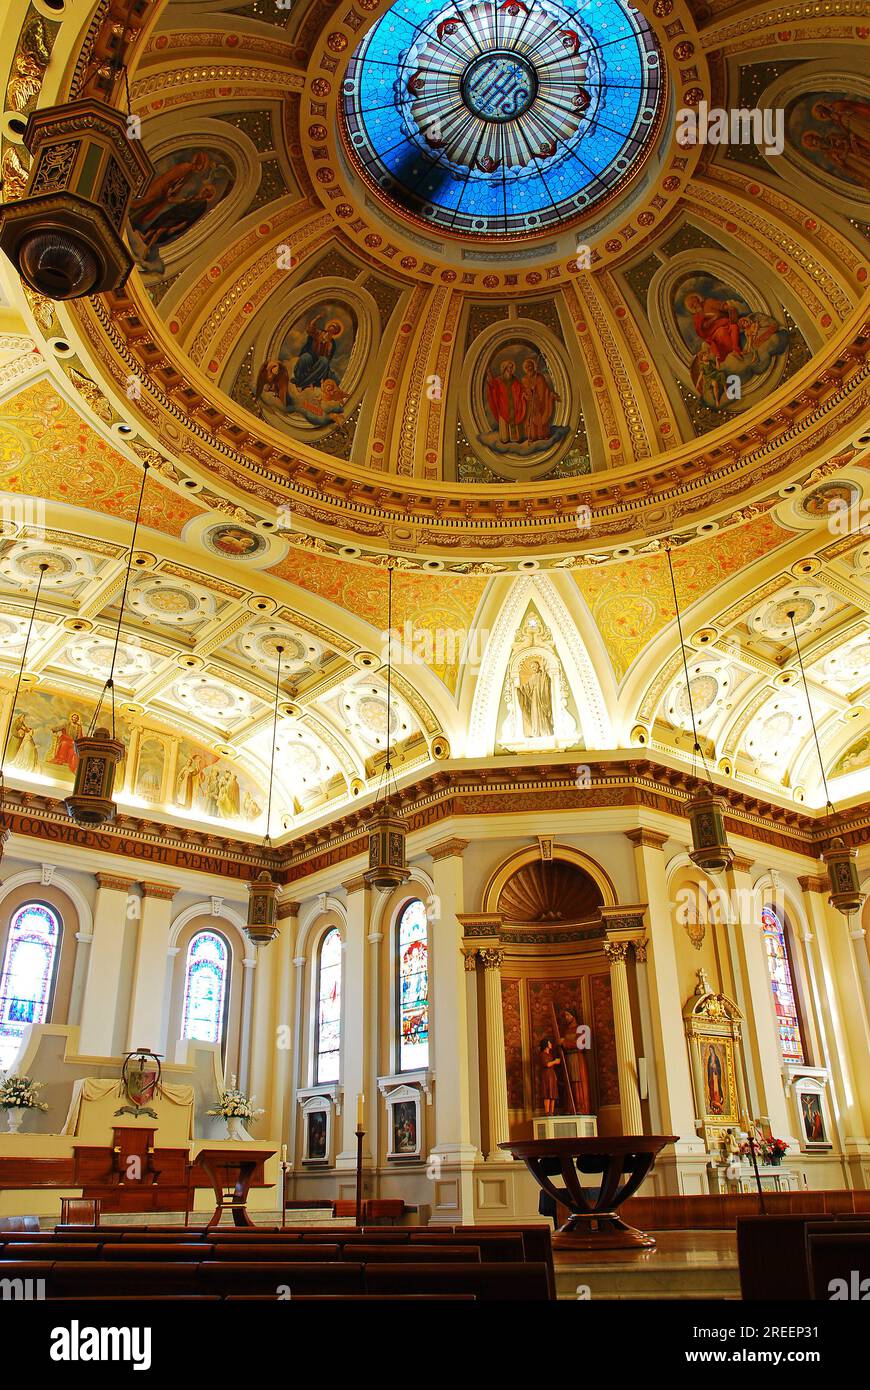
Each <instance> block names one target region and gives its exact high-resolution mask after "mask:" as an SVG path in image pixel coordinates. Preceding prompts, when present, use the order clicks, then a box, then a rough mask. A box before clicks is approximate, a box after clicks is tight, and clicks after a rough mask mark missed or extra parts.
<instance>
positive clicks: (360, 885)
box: [341, 874, 369, 893]
mask: <svg viewBox="0 0 870 1390" xmlns="http://www.w3.org/2000/svg"><path fill="white" fill-rule="evenodd" d="M341 886H342V888H343V889H344V891H345V893H361V892H362V890H363V889H364V888H368V886H369V885H368V884H367V883H366V881H365V879H364V878H363V876H362V874H358V875H357V877H356V878H349V879H348V880H347V882H346V883H343V884H342V885H341Z"/></svg>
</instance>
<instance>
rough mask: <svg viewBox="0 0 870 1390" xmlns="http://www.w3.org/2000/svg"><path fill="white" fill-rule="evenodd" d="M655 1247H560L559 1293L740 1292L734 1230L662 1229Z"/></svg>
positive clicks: (653, 1295)
mask: <svg viewBox="0 0 870 1390" xmlns="http://www.w3.org/2000/svg"><path fill="white" fill-rule="evenodd" d="M651 1234H653V1235H655V1238H656V1244H655V1247H654V1248H653V1249H651V1250H629V1251H626V1250H600V1251H597V1252H596V1253H595V1254H589V1253H588V1252H587V1251H585V1250H584V1251H572V1250H557V1251H554V1260H555V1265H556V1289H557V1293H558V1296H559V1298H565V1299H570V1298H611V1299H643V1300H646V1299H681V1298H716V1299H719V1298H727V1299H737V1298H739V1297H740V1279H739V1276H738V1272H737V1237H736V1235H735V1233H734V1231H659V1232H658V1233H656V1232H651Z"/></svg>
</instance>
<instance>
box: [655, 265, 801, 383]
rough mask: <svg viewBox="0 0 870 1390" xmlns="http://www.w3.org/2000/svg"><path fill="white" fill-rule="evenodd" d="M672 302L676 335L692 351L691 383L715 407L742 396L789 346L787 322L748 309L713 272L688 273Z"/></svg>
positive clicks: (731, 288)
mask: <svg viewBox="0 0 870 1390" xmlns="http://www.w3.org/2000/svg"><path fill="white" fill-rule="evenodd" d="M673 304H674V315H675V318H676V321H677V326H678V328H679V331H680V335H681V337H682V339H683V341H684V343H685V344H686V346H687V347H688V348H689V350H690V351H691V353H692V359H691V363H690V367H689V371H690V375H691V380H692V385H693V387H694V388H695V391H696V392H697V394H698V395H699V396H700V397H701V399H702V400H703V401H704V403H705V404H706V405H708V406H712V407H713V409H714V410H722V409H724V408H725V407H727V406H728V405H729V404H730V403H731V402H732V401H739V400H741V399H742V397H743V395H744V393H745V392H746V390H747V389H748V388H749V387H750V386H751V385H752V384H753V382H754V380H755V379H756V378H758V377H761V376H763V375H764V374H765V373H767V372H768V370H769V369H770V368H771V367H772V365H773V364H774V360H775V359H776V358H778V357H780V356H781V355H782V354H783V353H785V351H786V349H787V348H788V345H789V341H790V332H789V329H788V328H787V327H786V326H785V324H783V323H780V322H779V321H778V320H777V319H776V318H774V317H773V315H772V314H768V313H765V312H764V311H763V310H758V309H752V308H751V307H750V305H749V304H748V303H747V302H746V300H745V299H744V297H743V295H742V294H740V293H739V292H738V291H736V290H734V289H733V287H732V286H730V285H726V284H724V283H723V282H722V281H721V280H718V279H716V278H715V277H713V276H711V275H706V274H692V275H689V276H688V277H687V278H686V279H685V280H683V281H682V282H681V283H680V285H679V286H678V287H677V289H676V291H675V293H674V300H673Z"/></svg>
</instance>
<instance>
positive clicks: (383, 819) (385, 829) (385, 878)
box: [363, 562, 411, 888]
mask: <svg viewBox="0 0 870 1390" xmlns="http://www.w3.org/2000/svg"><path fill="white" fill-rule="evenodd" d="M387 574H388V580H387V632H388V633H391V632H392V630H393V566H392V562H391V563H390V566H389V569H388V571H387ZM392 692H393V645H392V642H388V644H387V761H386V763H385V764H384V771H383V774H382V776H381V782H380V786H379V787H378V794H377V797H376V799H375V804H374V807H373V809H372V818H371V820H370V821H369V825H368V832H369V867H368V868H367V869H366V870H365V871H364V873H363V878H364V879H365V881H366V883H369V884H371V885H372V887H373V888H398V886H399V884H400V883H404V882H405V879H406V878H410V876H411V870H410V869H409V868H408V866H407V863H406V861H405V834H406V828H405V820H404V817H403V816H401V815H400V814H399V812H398V811H397V810H396V809H395V808H394V807H393V806H391V805H390V781H391V780H392V782H393V790H394V791H395V792H397V793H398V786H397V785H396V779H395V775H394V773H393V762H392V747H393V744H392V733H393V701H392ZM382 798H383V799H382Z"/></svg>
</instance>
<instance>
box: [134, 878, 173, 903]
mask: <svg viewBox="0 0 870 1390" xmlns="http://www.w3.org/2000/svg"><path fill="white" fill-rule="evenodd" d="M140 886H141V888H142V897H143V898H165V899H171V898H174V897H175V895H176V893H178V892H180V889H178V888H174V887H173V886H172V884H170V883H144V882H143V883H142V884H141V885H140Z"/></svg>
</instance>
